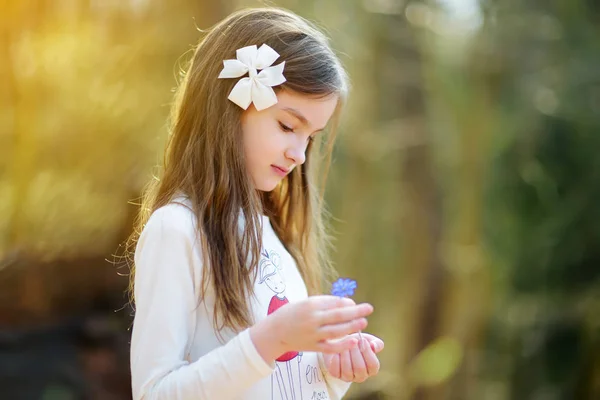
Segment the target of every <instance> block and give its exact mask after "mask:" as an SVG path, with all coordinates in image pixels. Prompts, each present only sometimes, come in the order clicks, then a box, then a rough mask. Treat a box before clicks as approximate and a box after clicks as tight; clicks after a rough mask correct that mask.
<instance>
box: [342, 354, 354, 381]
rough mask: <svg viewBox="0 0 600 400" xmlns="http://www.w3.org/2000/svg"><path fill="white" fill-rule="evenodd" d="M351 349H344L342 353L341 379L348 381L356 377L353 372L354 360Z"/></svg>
mask: <svg viewBox="0 0 600 400" xmlns="http://www.w3.org/2000/svg"><path fill="white" fill-rule="evenodd" d="M350 351H352V350H350ZM350 351H344V352H343V353H341V354H340V375H341V379H342V380H344V381H346V382H352V381H353V379H354V375H353V374H352V360H351V357H350Z"/></svg>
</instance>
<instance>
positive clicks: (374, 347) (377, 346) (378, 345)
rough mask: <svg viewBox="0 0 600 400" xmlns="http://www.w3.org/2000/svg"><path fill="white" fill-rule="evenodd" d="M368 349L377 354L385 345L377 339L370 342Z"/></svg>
mask: <svg viewBox="0 0 600 400" xmlns="http://www.w3.org/2000/svg"><path fill="white" fill-rule="evenodd" d="M369 347H370V348H371V349H372V350H373V352H374V353H379V352H380V351H381V350H383V348H384V347H385V344H384V343H383V340H381V339H377V340H374V341H372V342H371V343H370V346H369Z"/></svg>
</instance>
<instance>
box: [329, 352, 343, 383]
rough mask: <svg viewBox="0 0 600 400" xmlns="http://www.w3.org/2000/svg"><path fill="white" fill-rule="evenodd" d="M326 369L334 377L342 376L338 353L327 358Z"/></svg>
mask: <svg viewBox="0 0 600 400" xmlns="http://www.w3.org/2000/svg"><path fill="white" fill-rule="evenodd" d="M327 370H328V371H329V373H330V374H331V376H333V377H334V378H337V379H340V378H341V377H342V375H341V374H342V372H341V370H340V355H339V354H333V355H332V357H331V359H330V360H329V365H328V367H327Z"/></svg>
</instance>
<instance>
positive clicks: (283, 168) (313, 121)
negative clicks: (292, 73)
mask: <svg viewBox="0 0 600 400" xmlns="http://www.w3.org/2000/svg"><path fill="white" fill-rule="evenodd" d="M277 100H278V102H277V104H275V105H274V106H272V107H269V108H267V109H265V110H262V111H256V108H254V105H252V104H251V105H250V107H248V109H247V110H246V111H244V112H243V113H242V136H243V141H244V153H245V157H246V168H247V169H248V171H249V173H250V177H251V178H252V181H253V183H254V186H255V188H256V189H257V190H261V191H264V192H270V191H271V190H273V189H275V187H276V186H277V185H278V184H279V182H281V180H282V179H283V178H284V177H285V176H286V175H287V174H288V173H290V172H291V171H292V170H293V169H294V168H295V167H296V166H298V165H301V164H303V163H304V161H305V159H306V155H305V153H306V147H307V146H308V143H309V140H311V138H312V137H314V136H315V135H316V134H317V133H318V132H320V131H322V130H323V129H324V128H325V126H326V125H327V122H329V119H330V118H331V116H332V115H333V112H334V111H335V107H336V105H337V101H338V96H337V95H331V96H328V97H325V98H322V99H314V98H310V97H308V96H306V95H303V94H299V93H295V92H291V91H286V90H281V91H279V93H277Z"/></svg>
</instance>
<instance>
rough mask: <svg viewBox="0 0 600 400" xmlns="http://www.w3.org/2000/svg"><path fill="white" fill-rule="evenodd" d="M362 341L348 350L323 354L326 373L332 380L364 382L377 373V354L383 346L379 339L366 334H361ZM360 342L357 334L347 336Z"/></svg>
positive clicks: (378, 365)
mask: <svg viewBox="0 0 600 400" xmlns="http://www.w3.org/2000/svg"><path fill="white" fill-rule="evenodd" d="M361 335H362V337H363V339H362V341H361V342H359V345H358V346H355V347H353V348H351V349H349V350H344V351H342V352H340V353H337V354H323V360H324V361H325V366H326V367H327V371H328V372H329V374H330V375H331V376H333V377H334V378H338V379H341V380H343V381H346V382H364V381H365V380H367V379H368V378H370V377H372V376H374V375H377V373H378V372H379V367H380V363H379V358H378V357H377V355H376V354H377V353H379V352H380V351H381V350H383V348H384V346H385V344H384V342H383V340H381V339H380V338H378V337H376V336H373V335H371V334H368V333H364V332H362V333H361ZM349 336H350V337H352V338H356V339H359V340H360V336H359V334H358V333H353V334H351V335H349Z"/></svg>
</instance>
